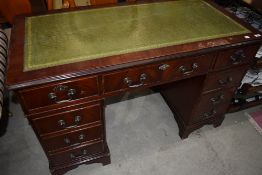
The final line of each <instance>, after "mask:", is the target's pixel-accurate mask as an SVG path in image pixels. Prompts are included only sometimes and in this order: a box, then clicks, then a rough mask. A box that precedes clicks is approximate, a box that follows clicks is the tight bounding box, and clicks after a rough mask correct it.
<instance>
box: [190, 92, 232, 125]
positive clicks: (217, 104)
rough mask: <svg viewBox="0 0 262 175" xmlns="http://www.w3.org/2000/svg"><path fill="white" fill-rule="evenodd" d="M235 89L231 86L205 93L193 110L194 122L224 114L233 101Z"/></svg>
mask: <svg viewBox="0 0 262 175" xmlns="http://www.w3.org/2000/svg"><path fill="white" fill-rule="evenodd" d="M235 89H236V88H230V89H228V90H226V91H217V92H214V93H208V94H205V95H203V96H202V97H201V100H200V102H199V104H198V105H197V107H196V108H195V110H194V112H193V118H192V120H191V121H192V123H196V122H199V121H201V120H205V119H209V118H212V117H216V116H221V115H223V114H224V113H225V112H226V110H227V107H228V105H229V104H230V102H231V99H232V97H233V95H234V91H235Z"/></svg>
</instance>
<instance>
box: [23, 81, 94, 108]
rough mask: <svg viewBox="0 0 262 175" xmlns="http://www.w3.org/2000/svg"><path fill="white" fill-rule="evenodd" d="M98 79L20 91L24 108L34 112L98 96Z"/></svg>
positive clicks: (54, 84)
mask: <svg viewBox="0 0 262 175" xmlns="http://www.w3.org/2000/svg"><path fill="white" fill-rule="evenodd" d="M98 92H99V91H98V78H97V77H88V78H79V79H76V80H73V81H66V82H61V83H51V84H48V85H44V86H42V87H36V88H31V89H25V90H22V91H19V94H20V97H21V100H22V104H23V107H24V108H25V109H26V110H32V109H36V108H41V107H45V106H50V105H55V104H61V103H65V102H69V101H73V100H77V99H81V98H85V97H90V96H94V95H98V94H99V93H98Z"/></svg>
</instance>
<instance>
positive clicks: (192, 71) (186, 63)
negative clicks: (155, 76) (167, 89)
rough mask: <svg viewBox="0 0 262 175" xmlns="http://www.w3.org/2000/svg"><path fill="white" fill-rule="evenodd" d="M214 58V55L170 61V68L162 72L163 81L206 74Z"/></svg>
mask: <svg viewBox="0 0 262 175" xmlns="http://www.w3.org/2000/svg"><path fill="white" fill-rule="evenodd" d="M213 58H214V56H213V55H202V56H197V57H188V58H182V59H179V60H174V61H170V62H168V63H167V65H169V66H170V67H168V69H166V70H164V71H162V78H161V80H163V81H166V80H179V79H184V78H188V77H191V76H196V75H200V74H203V73H206V72H207V71H208V70H209V67H210V65H211V63H212V61H213ZM162 65H164V64H162Z"/></svg>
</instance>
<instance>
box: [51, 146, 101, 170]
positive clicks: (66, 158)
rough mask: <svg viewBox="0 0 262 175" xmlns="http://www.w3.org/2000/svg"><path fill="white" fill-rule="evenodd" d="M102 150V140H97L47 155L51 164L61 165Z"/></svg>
mask: <svg viewBox="0 0 262 175" xmlns="http://www.w3.org/2000/svg"><path fill="white" fill-rule="evenodd" d="M103 151H104V142H103V141H98V142H94V143H91V144H86V145H83V146H79V147H76V148H73V149H71V150H67V151H63V152H59V153H56V154H51V155H49V160H50V163H51V164H52V165H61V164H65V163H69V162H72V161H77V160H79V159H83V158H85V157H88V156H90V155H94V154H98V153H102V152H103Z"/></svg>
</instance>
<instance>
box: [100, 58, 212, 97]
mask: <svg viewBox="0 0 262 175" xmlns="http://www.w3.org/2000/svg"><path fill="white" fill-rule="evenodd" d="M212 60H213V56H212V55H204V56H198V57H188V58H180V59H176V60H173V61H166V62H162V63H158V64H152V65H149V66H143V67H138V68H132V69H131V68H130V69H127V70H123V71H118V72H113V73H110V74H106V75H104V76H103V86H104V93H109V92H114V91H121V90H127V89H131V88H138V87H143V86H147V85H151V84H154V83H161V82H165V81H173V80H178V79H184V78H188V77H190V76H195V75H198V74H203V73H205V72H207V71H208V69H209V67H210V65H211V62H212Z"/></svg>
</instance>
